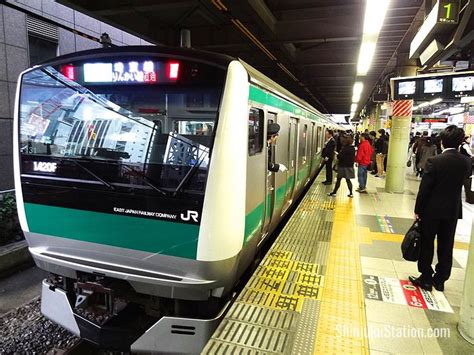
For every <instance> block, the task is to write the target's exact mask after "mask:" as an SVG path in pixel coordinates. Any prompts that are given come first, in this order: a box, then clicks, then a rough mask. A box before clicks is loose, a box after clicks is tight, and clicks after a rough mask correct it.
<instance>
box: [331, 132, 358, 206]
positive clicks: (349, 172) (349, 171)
mask: <svg viewBox="0 0 474 355" xmlns="http://www.w3.org/2000/svg"><path fill="white" fill-rule="evenodd" d="M340 134H341V151H340V152H339V154H338V167H337V180H336V185H335V186H334V190H332V192H330V193H329V194H328V196H336V193H337V190H339V187H340V186H341V180H342V179H346V183H347V187H348V188H349V195H347V196H348V197H351V198H352V197H354V196H353V195H352V182H351V179H353V178H354V177H355V175H354V159H355V148H354V146H353V145H352V143H353V139H352V136H350V135H342V133H340Z"/></svg>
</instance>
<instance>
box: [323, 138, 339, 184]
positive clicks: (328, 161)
mask: <svg viewBox="0 0 474 355" xmlns="http://www.w3.org/2000/svg"><path fill="white" fill-rule="evenodd" d="M333 136H334V132H333V131H332V130H331V129H328V130H327V131H326V143H324V148H323V151H322V153H321V157H322V158H323V161H324V163H323V164H324V165H326V181H323V184H324V185H332V162H333V160H334V150H335V149H336V141H335V140H334V137H333Z"/></svg>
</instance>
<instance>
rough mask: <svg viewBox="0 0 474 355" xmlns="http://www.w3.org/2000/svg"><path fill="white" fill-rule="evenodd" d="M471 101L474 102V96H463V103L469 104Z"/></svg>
mask: <svg viewBox="0 0 474 355" xmlns="http://www.w3.org/2000/svg"><path fill="white" fill-rule="evenodd" d="M471 102H474V96H464V97H461V103H462V104H468V103H471Z"/></svg>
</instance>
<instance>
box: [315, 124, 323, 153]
mask: <svg viewBox="0 0 474 355" xmlns="http://www.w3.org/2000/svg"><path fill="white" fill-rule="evenodd" d="M322 130H323V128H322V127H318V133H317V134H316V149H317V150H318V152H319V151H320V150H321V143H320V142H321V137H322V133H321V132H322Z"/></svg>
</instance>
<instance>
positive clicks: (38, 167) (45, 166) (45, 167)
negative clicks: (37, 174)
mask: <svg viewBox="0 0 474 355" xmlns="http://www.w3.org/2000/svg"><path fill="white" fill-rule="evenodd" d="M57 168H58V165H57V163H47V162H44V161H34V162H33V170H34V171H41V172H43V173H55V172H56V169H57Z"/></svg>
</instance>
